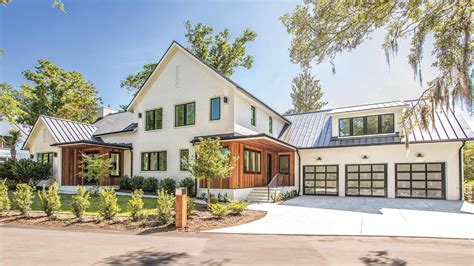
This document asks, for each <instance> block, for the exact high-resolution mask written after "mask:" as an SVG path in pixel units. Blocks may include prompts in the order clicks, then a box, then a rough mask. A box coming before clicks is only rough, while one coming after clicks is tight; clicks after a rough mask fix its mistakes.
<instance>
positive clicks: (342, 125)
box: [339, 118, 351, 137]
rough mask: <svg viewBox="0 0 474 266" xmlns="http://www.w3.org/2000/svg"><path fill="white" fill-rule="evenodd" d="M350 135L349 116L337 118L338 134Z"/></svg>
mask: <svg viewBox="0 0 474 266" xmlns="http://www.w3.org/2000/svg"><path fill="white" fill-rule="evenodd" d="M350 135H351V120H350V119H349V118H344V119H339V136H340V137H347V136H350Z"/></svg>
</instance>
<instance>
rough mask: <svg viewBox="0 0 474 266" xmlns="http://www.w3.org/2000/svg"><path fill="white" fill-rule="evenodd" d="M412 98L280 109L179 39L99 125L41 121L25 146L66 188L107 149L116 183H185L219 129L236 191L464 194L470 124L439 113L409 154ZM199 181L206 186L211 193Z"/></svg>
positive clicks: (218, 188) (229, 186)
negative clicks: (405, 121) (196, 152)
mask: <svg viewBox="0 0 474 266" xmlns="http://www.w3.org/2000/svg"><path fill="white" fill-rule="evenodd" d="M411 104H413V102H412V101H394V102H386V103H378V104H370V105H362V106H353V107H345V108H337V109H333V110H325V111H318V112H311V113H302V114H294V115H287V116H283V115H281V114H279V113H278V112H276V111H275V110H273V109H272V108H271V107H269V106H268V105H267V104H265V103H264V102H262V101H260V100H259V99H257V98H256V97H254V96H253V95H251V94H250V93H249V92H248V91H246V90H245V89H244V88H242V87H241V86H239V85H238V84H236V83H235V82H233V81H232V80H230V79H229V78H227V77H225V76H224V75H222V74H221V73H219V72H218V71H216V70H214V69H213V68H212V67H210V66H209V65H207V64H205V63H204V62H202V61H201V60H199V59H198V58H197V57H196V56H194V55H193V54H192V53H190V52H189V51H188V50H186V49H185V48H183V47H182V46H181V45H180V44H178V43H176V42H173V43H172V44H171V46H170V47H169V48H168V50H167V51H166V53H165V54H164V56H163V57H162V58H161V60H160V62H159V64H158V65H157V67H156V68H155V70H154V71H153V73H152V74H151V76H150V77H149V78H148V80H147V81H146V82H145V84H144V85H143V87H142V88H141V90H140V91H139V92H138V93H137V95H136V96H135V98H134V99H133V100H132V101H131V103H130V104H129V106H128V110H127V111H125V112H118V113H114V114H108V115H105V116H103V117H101V118H100V119H99V120H98V121H97V122H95V123H94V124H83V123H78V122H74V121H66V120H62V119H58V118H53V117H46V116H42V117H40V118H39V119H38V121H37V122H36V124H35V125H34V127H33V129H32V131H31V134H30V135H29V137H28V139H27V140H26V142H25V145H24V147H25V149H27V150H29V151H30V152H31V153H32V154H33V155H34V157H35V158H36V159H38V160H43V161H47V162H50V163H51V164H52V165H53V178H54V180H56V181H57V182H58V183H59V184H60V185H61V187H62V189H67V188H72V189H73V188H74V187H75V186H76V185H78V184H84V180H82V179H81V178H80V177H79V176H78V175H77V173H78V172H79V171H80V168H81V163H80V161H81V156H82V154H108V155H109V156H110V158H112V160H113V162H114V167H113V169H111V172H110V177H109V179H108V181H107V184H108V185H111V186H116V185H118V184H119V182H120V178H121V177H122V176H124V175H128V176H133V175H142V176H152V177H156V178H159V179H161V178H165V177H172V178H175V179H177V180H178V179H181V178H184V177H188V176H190V174H189V172H187V171H186V168H185V165H184V164H183V163H182V161H183V159H185V158H187V157H189V156H193V145H198V142H199V137H216V136H219V137H220V139H221V141H222V145H223V147H224V152H227V153H229V154H230V155H231V156H238V157H239V160H238V163H237V166H236V167H235V168H234V170H233V172H232V175H231V176H229V177H226V178H223V179H220V180H216V181H215V182H213V183H212V188H213V193H216V194H217V193H219V192H220V193H221V194H227V195H228V196H229V197H230V198H236V199H246V198H249V197H250V199H253V200H256V199H262V200H264V199H268V191H278V190H289V189H291V190H297V191H298V192H299V193H300V194H302V195H303V194H304V195H334V196H367V197H388V198H394V197H406V198H434V199H448V200H459V199H461V198H462V196H463V195H462V194H463V188H462V184H463V172H462V167H463V161H462V147H463V145H464V143H465V141H467V140H472V139H473V138H474V133H473V132H472V130H471V129H470V128H469V126H468V124H467V122H466V121H465V119H463V118H461V117H457V116H456V115H455V113H454V112H452V111H451V110H443V109H440V110H438V112H437V113H436V117H435V120H436V121H435V129H431V130H430V131H426V132H425V131H421V130H419V129H417V130H415V131H414V133H413V134H412V135H411V136H410V150H409V152H408V151H407V150H406V149H405V145H404V140H403V138H402V137H401V136H400V134H399V132H400V128H399V123H400V120H401V116H402V112H403V109H404V108H406V107H407V106H410V105H411ZM203 187H204V186H203V184H199V189H198V190H200V191H199V192H198V193H200V192H201V190H203V189H202V188H203Z"/></svg>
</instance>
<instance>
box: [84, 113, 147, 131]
mask: <svg viewBox="0 0 474 266" xmlns="http://www.w3.org/2000/svg"><path fill="white" fill-rule="evenodd" d="M93 125H94V126H96V127H97V130H96V131H95V132H94V136H100V135H107V134H114V133H122V132H130V131H133V130H135V129H136V128H137V127H138V124H137V123H133V113H131V112H119V113H114V114H109V115H106V116H105V117H103V118H101V119H99V120H97V121H96V122H95V123H94V124H93Z"/></svg>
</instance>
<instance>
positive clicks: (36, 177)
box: [12, 159, 51, 186]
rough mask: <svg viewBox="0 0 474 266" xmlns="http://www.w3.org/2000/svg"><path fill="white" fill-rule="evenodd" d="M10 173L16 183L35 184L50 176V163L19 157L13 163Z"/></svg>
mask: <svg viewBox="0 0 474 266" xmlns="http://www.w3.org/2000/svg"><path fill="white" fill-rule="evenodd" d="M12 173H13V177H14V179H15V181H17V183H29V184H32V185H35V186H36V185H37V184H38V183H39V182H40V181H43V180H47V179H49V178H50V177H51V165H49V164H47V163H41V162H36V161H33V160H30V159H21V160H18V161H16V162H14V163H13V165H12Z"/></svg>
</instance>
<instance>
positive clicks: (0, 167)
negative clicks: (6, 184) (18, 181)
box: [0, 160, 15, 180]
mask: <svg viewBox="0 0 474 266" xmlns="http://www.w3.org/2000/svg"><path fill="white" fill-rule="evenodd" d="M14 164H15V161H13V160H6V161H5V162H4V163H0V179H8V180H14V179H15V178H14V176H13V165H14Z"/></svg>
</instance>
